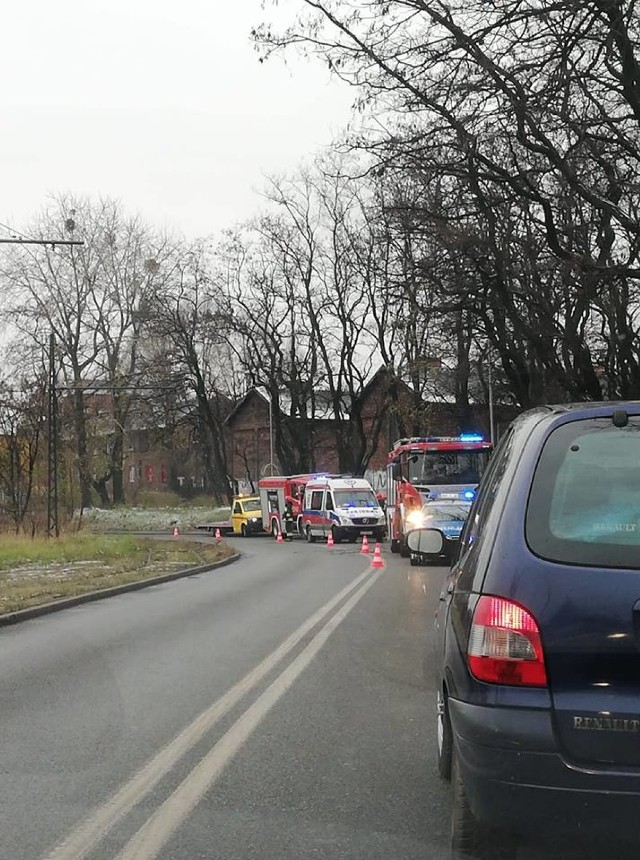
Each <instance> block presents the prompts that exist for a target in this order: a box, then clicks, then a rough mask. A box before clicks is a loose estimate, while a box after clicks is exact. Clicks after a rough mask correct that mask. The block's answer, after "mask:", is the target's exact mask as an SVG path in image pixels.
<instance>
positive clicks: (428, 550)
mask: <svg viewBox="0 0 640 860" xmlns="http://www.w3.org/2000/svg"><path fill="white" fill-rule="evenodd" d="M407 546H408V547H409V551H410V552H412V553H415V554H416V555H419V556H424V557H425V558H436V557H438V556H441V555H442V553H443V552H444V535H443V534H442V532H441V531H440V529H413V530H412V531H410V532H409V534H408V535H407Z"/></svg>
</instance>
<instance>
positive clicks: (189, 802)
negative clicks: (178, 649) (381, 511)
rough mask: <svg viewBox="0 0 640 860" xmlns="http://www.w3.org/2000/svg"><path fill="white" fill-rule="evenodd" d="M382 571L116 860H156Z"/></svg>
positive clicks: (225, 738)
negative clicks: (154, 859) (153, 859)
mask: <svg viewBox="0 0 640 860" xmlns="http://www.w3.org/2000/svg"><path fill="white" fill-rule="evenodd" d="M381 575H382V571H378V572H377V573H375V574H373V575H372V576H370V578H369V579H368V580H367V582H365V583H364V585H362V586H361V587H360V588H359V589H358V591H356V593H355V594H353V595H352V596H351V597H350V598H349V600H347V601H346V603H345V604H344V605H343V606H342V607H341V609H339V610H338V611H337V612H336V613H335V615H333V616H332V617H331V618H330V619H329V621H327V623H326V624H325V625H324V627H323V628H322V629H321V630H319V631H318V633H316V635H315V636H314V637H313V639H312V640H311V641H310V642H309V644H308V645H307V646H306V647H305V648H304V649H303V650H302V651H301V652H300V654H299V655H298V656H297V657H295V658H294V659H293V660H292V661H291V663H290V664H289V665H288V666H287V667H286V668H285V669H284V670H283V671H282V672H281V674H280V675H278V677H277V678H276V679H275V681H273V682H272V683H271V684H270V685H269V687H267V689H266V690H265V691H264V693H262V695H261V696H259V697H258V698H257V699H256V701H255V702H254V703H253V704H252V705H250V706H249V707H248V708H247V710H246V711H245V712H244V714H243V715H242V716H241V717H239V718H238V720H237V721H236V722H235V723H234V724H233V725H232V726H231V728H230V729H229V730H228V731H227V732H226V733H225V734H224V735H223V736H222V738H220V740H219V741H218V742H217V743H216V744H215V746H213V747H212V748H211V750H210V751H209V752H208V753H207V755H206V756H205V757H204V758H203V759H202V760H201V761H200V762H199V763H198V764H197V765H196V766H195V767H194V768H193V770H192V771H191V773H190V774H189V775H188V776H187V777H185V779H184V780H183V781H182V783H181V784H180V785H179V786H178V788H176V790H175V791H174V792H173V793H172V794H171V795H170V796H169V797H168V798H167V799H166V800H165V801H164V803H162V804H161V805H160V806H159V807H158V809H157V810H156V811H155V812H154V813H153V815H152V816H151V817H150V818H149V819H148V820H147V822H146V823H145V824H143V826H142V827H141V828H140V830H138V832H137V833H136V834H135V836H133V837H132V839H131V840H130V841H129V842H128V843H127V844H126V845H125V847H124V848H123V850H122V851H121V853H120V854H118V857H117V860H152V858H154V857H157V856H158V852H159V851H160V850H161V849H162V848H163V846H164V845H166V843H167V842H168V840H169V839H170V838H171V836H172V835H173V833H174V832H175V831H176V829H177V828H178V827H179V826H180V825H181V824H182V823H183V822H184V821H185V820H186V819H187V818H188V816H189V815H190V813H191V812H192V811H193V810H194V809H195V807H196V806H197V805H198V803H199V802H200V800H201V799H202V798H203V797H204V795H205V794H206V792H207V791H208V790H209V789H210V788H211V786H212V785H213V784H214V783H215V781H216V780H217V779H218V777H219V776H220V775H221V774H222V772H223V770H224V768H225V767H226V766H227V765H228V764H229V762H230V761H231V759H232V758H233V757H234V756H235V755H236V753H237V752H238V750H240V748H241V747H242V746H243V744H244V743H245V742H246V741H247V740H248V738H249V737H250V736H251V735H252V734H253V732H254V731H255V730H256V728H257V727H258V725H259V724H260V722H261V721H262V719H263V718H264V717H265V716H266V715H267V714H268V713H269V711H270V710H271V709H272V708H273V707H274V705H276V704H277V703H278V701H279V700H280V699H281V697H282V696H283V695H284V694H285V693H286V692H287V690H288V689H289V688H290V687H291V685H292V684H293V683H294V681H295V680H296V679H297V678H298V677H299V676H300V675H301V674H302V672H303V671H304V670H305V669H306V668H307V666H308V665H309V664H310V663H311V661H312V660H313V659H314V657H315V656H316V655H317V653H318V652H319V651H320V649H321V648H322V646H323V645H324V644H325V642H326V641H327V639H328V638H329V636H331V634H332V633H333V632H334V630H335V629H336V627H337V626H338V625H339V624H340V623H341V622H342V621H344V619H345V618H346V617H347V615H349V613H350V612H351V610H352V609H353V608H354V607H355V606H356V604H357V603H358V602H359V601H360V600H361V599H362V597H364V595H365V594H366V592H367V591H368V590H369V589H370V588H371V586H372V585H373V584H374V583H375V582H376V581H377V579H378V578H379V577H380V576H381Z"/></svg>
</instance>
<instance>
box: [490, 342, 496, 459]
mask: <svg viewBox="0 0 640 860" xmlns="http://www.w3.org/2000/svg"><path fill="white" fill-rule="evenodd" d="M491 362H492V358H491V353H489V435H490V438H491V444H492V445H494V444H495V432H494V427H493V373H492V368H491Z"/></svg>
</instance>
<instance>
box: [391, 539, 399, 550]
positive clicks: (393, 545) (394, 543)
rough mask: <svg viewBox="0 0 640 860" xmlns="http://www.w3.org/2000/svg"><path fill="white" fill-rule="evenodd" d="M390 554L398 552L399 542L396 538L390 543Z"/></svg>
mask: <svg viewBox="0 0 640 860" xmlns="http://www.w3.org/2000/svg"><path fill="white" fill-rule="evenodd" d="M391 552H394V553H396V552H400V541H398V540H397V539H396V538H393V539H392V541H391Z"/></svg>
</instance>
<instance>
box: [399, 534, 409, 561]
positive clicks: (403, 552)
mask: <svg viewBox="0 0 640 860" xmlns="http://www.w3.org/2000/svg"><path fill="white" fill-rule="evenodd" d="M410 555H411V553H410V552H409V547H408V546H407V542H406V540H405V539H404V538H403V539H402V540H401V541H400V556H401V557H402V558H409V556H410Z"/></svg>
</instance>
